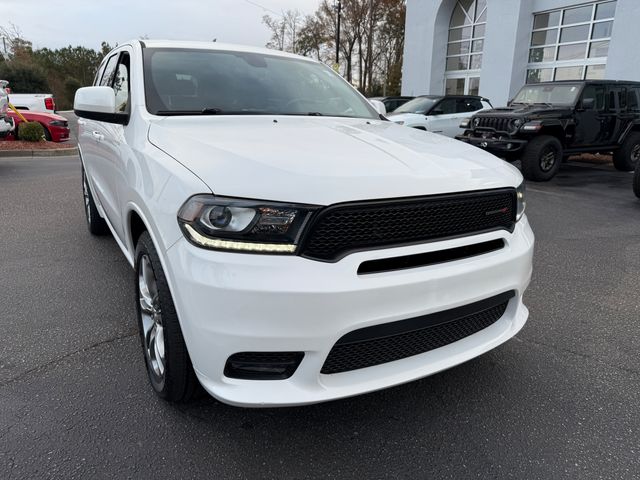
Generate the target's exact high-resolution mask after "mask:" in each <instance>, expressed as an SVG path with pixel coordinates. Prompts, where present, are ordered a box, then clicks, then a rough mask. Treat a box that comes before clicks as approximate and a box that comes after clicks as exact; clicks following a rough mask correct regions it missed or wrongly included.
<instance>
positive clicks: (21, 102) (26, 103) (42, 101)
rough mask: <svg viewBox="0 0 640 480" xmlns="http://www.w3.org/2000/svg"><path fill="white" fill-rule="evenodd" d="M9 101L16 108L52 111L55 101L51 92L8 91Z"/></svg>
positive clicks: (53, 110) (54, 109)
mask: <svg viewBox="0 0 640 480" xmlns="http://www.w3.org/2000/svg"><path fill="white" fill-rule="evenodd" d="M9 102H11V104H12V105H13V106H14V107H16V108H17V109H18V110H30V111H34V112H47V113H54V112H55V111H56V101H55V99H54V98H53V95H52V94H51V93H9Z"/></svg>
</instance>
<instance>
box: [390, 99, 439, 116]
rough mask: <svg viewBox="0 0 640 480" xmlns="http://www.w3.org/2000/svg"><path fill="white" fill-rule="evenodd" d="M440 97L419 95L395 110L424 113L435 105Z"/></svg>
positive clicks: (398, 111) (395, 111)
mask: <svg viewBox="0 0 640 480" xmlns="http://www.w3.org/2000/svg"><path fill="white" fill-rule="evenodd" d="M438 100H439V98H433V97H417V98H414V99H413V100H410V101H408V102H407V103H405V104H404V105H401V106H399V107H398V108H396V109H395V110H394V112H393V113H394V114H395V113H418V114H421V115H424V114H425V113H427V112H428V111H429V110H431V107H433V106H434V105H435V104H436V102H437V101H438Z"/></svg>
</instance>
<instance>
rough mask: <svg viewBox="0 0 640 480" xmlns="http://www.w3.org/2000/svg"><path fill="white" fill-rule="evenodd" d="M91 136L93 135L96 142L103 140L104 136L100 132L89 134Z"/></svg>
mask: <svg viewBox="0 0 640 480" xmlns="http://www.w3.org/2000/svg"><path fill="white" fill-rule="evenodd" d="M91 135H93V138H95V139H96V140H97V141H98V142H101V141H102V140H104V135H103V134H101V133H100V132H91Z"/></svg>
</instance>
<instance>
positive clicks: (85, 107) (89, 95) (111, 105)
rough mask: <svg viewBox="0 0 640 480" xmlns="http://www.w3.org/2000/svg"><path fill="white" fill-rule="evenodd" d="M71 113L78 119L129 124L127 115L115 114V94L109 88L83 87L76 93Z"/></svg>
mask: <svg viewBox="0 0 640 480" xmlns="http://www.w3.org/2000/svg"><path fill="white" fill-rule="evenodd" d="M73 111H74V113H75V114H76V115H77V116H78V117H82V118H88V119H90V120H97V121H99V122H107V123H118V124H121V125H126V124H127V123H129V114H127V113H121V112H116V93H115V92H114V91H113V89H112V88H111V87H83V88H79V89H78V90H77V91H76V96H75V100H74V102H73Z"/></svg>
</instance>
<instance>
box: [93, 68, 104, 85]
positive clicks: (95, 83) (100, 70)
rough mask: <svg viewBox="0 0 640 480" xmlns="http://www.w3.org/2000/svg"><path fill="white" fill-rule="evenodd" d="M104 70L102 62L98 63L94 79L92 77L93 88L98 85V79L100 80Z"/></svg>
mask: <svg viewBox="0 0 640 480" xmlns="http://www.w3.org/2000/svg"><path fill="white" fill-rule="evenodd" d="M103 70H104V62H101V63H100V66H99V67H98V70H97V71H96V75H95V77H93V86H94V87H97V86H98V85H100V79H101V78H102V71H103Z"/></svg>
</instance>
